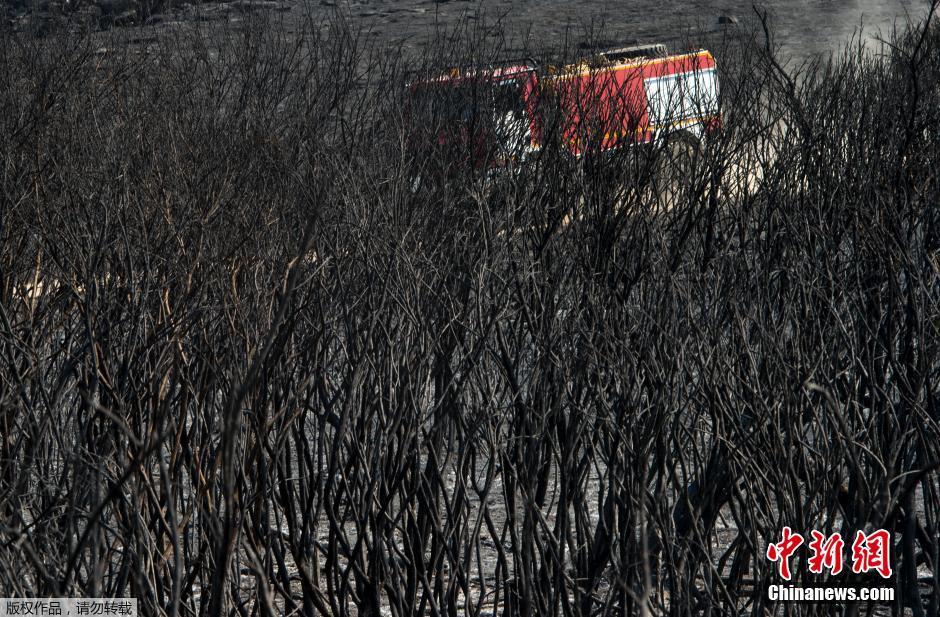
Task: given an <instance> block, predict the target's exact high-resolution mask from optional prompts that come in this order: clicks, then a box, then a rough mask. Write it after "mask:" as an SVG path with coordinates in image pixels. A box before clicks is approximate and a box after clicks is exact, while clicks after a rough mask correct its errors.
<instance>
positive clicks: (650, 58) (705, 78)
mask: <svg viewBox="0 0 940 617" xmlns="http://www.w3.org/2000/svg"><path fill="white" fill-rule="evenodd" d="M408 92H409V95H410V96H409V99H410V100H411V101H412V103H411V104H412V107H415V108H423V109H425V110H426V111H430V112H431V113H430V114H422V115H416V116H415V118H418V122H423V123H425V124H426V127H427V128H431V129H432V133H433V135H434V140H435V141H436V143H437V145H438V146H454V145H459V146H461V147H462V148H458V149H462V151H463V153H464V154H463V159H468V158H472V159H473V164H474V166H475V167H480V166H485V167H493V166H500V165H505V164H507V163H510V162H512V161H520V160H524V159H525V158H527V157H529V156H531V155H532V154H533V153H537V152H538V151H540V150H542V149H543V148H546V147H549V146H551V147H560V148H562V149H563V150H564V151H566V152H568V153H569V154H571V155H573V156H576V157H577V156H581V155H583V154H585V153H587V152H590V151H598V152H605V151H611V150H614V149H617V148H620V147H623V146H624V145H628V144H638V143H648V142H653V141H656V140H658V139H660V138H662V137H664V136H667V135H674V134H677V133H683V134H685V135H688V136H692V137H695V138H698V137H701V136H702V135H704V134H707V133H708V132H710V131H712V130H714V129H716V128H717V127H718V126H719V125H720V113H719V106H718V75H717V67H716V63H715V58H714V57H713V56H712V54H711V53H710V52H708V51H705V50H697V51H691V52H688V53H681V54H672V55H670V54H667V53H666V51H665V48H664V47H663V46H662V45H650V46H644V47H627V48H621V49H615V50H611V51H608V52H604V53H601V54H599V55H598V56H596V57H594V58H592V59H591V60H585V61H581V62H577V63H574V64H569V65H566V66H562V67H558V68H556V67H551V66H549V67H545V68H544V70H543V69H542V68H541V67H539V66H538V65H537V64H536V63H535V62H533V61H523V62H510V63H504V64H502V65H501V66H495V67H489V68H486V69H482V70H481V69H477V70H472V71H459V70H453V71H450V72H448V73H445V74H443V75H439V76H436V77H432V78H430V79H424V80H420V81H415V82H412V83H410V84H409V85H408Z"/></svg>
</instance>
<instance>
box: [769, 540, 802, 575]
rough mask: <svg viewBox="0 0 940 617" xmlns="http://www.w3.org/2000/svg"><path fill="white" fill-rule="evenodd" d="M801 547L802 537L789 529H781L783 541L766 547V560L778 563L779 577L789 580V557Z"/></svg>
mask: <svg viewBox="0 0 940 617" xmlns="http://www.w3.org/2000/svg"><path fill="white" fill-rule="evenodd" d="M802 545H803V536H801V535H800V534H798V533H793V532H792V530H791V529H790V528H789V527H784V528H783V540H781V541H780V542H778V543H777V544H771V545H769V546H768V547H767V559H769V560H771V561H779V562H780V576H782V577H783V579H784V580H787V581H788V580H790V556H791V555H793V553H795V552H796V549H798V548H800V546H802Z"/></svg>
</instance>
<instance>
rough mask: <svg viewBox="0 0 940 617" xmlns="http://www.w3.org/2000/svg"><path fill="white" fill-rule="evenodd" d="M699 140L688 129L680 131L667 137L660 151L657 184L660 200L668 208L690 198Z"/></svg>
mask: <svg viewBox="0 0 940 617" xmlns="http://www.w3.org/2000/svg"><path fill="white" fill-rule="evenodd" d="M699 147H700V144H699V141H698V139H696V138H695V136H694V135H691V134H689V133H688V132H686V131H679V132H677V133H674V134H672V135H670V136H669V137H667V138H666V143H665V144H663V145H662V150H661V151H660V152H659V165H658V169H657V175H658V176H659V178H658V182H657V184H658V185H659V188H660V191H661V193H660V200H661V202H662V203H663V205H664V206H665V209H666V210H671V209H673V208H674V207H676V206H677V205H678V204H680V203H681V202H683V201H685V200H686V199H687V198H688V191H689V186H690V184H691V182H690V179H691V177H692V176H693V175H694V173H695V168H696V167H697V159H698V156H699Z"/></svg>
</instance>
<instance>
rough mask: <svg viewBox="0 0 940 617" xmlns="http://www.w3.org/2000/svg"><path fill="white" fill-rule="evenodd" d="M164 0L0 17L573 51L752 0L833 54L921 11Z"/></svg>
mask: <svg viewBox="0 0 940 617" xmlns="http://www.w3.org/2000/svg"><path fill="white" fill-rule="evenodd" d="M173 4H174V6H173V8H170V9H166V10H164V11H163V12H160V13H157V14H154V15H150V16H147V17H143V16H142V13H141V10H140V8H139V2H138V0H78V1H76V0H69V1H68V2H66V0H44V1H43V2H32V3H30V2H14V3H11V4H8V5H7V6H6V7H2V8H0V16H2V15H3V12H4V11H6V20H5V21H6V23H7V24H8V25H10V26H12V27H13V28H14V29H18V30H23V29H27V28H29V27H30V24H32V26H33V27H34V28H37V29H39V30H48V29H49V28H48V24H49V23H50V22H53V21H56V20H58V19H61V18H62V16H63V15H64V14H66V13H69V14H70V15H72V16H73V17H78V18H80V19H82V20H83V21H84V23H87V24H89V25H90V26H91V27H92V28H93V29H98V30H107V29H112V28H120V29H122V30H134V31H137V33H138V35H140V36H147V35H152V34H154V33H155V32H156V33H159V32H160V31H161V30H164V31H165V30H168V29H173V28H175V27H180V26H182V25H184V24H187V23H196V22H199V23H216V24H224V23H226V22H228V23H238V22H241V21H244V20H245V19H246V18H247V16H248V15H252V14H267V15H273V16H275V17H276V18H277V19H282V20H284V21H285V22H286V24H287V26H288V28H289V29H290V27H291V26H292V24H298V23H299V21H300V20H302V19H304V18H305V17H307V16H309V17H312V18H314V19H315V20H320V19H325V18H328V17H330V15H331V14H333V13H335V12H336V11H340V12H341V13H342V14H343V15H344V16H345V18H346V19H349V20H350V21H351V22H352V23H353V25H355V26H360V27H362V28H363V29H365V30H366V32H367V36H368V37H369V38H371V39H373V40H374V41H376V42H377V43H384V44H389V45H393V46H398V45H401V46H404V47H405V48H411V49H420V48H421V47H422V46H423V44H424V43H425V42H427V41H428V40H430V39H431V38H432V37H433V36H434V32H435V30H437V29H443V30H445V31H446V30H448V29H451V28H454V27H457V26H459V25H461V24H464V25H465V24H472V23H475V22H480V21H483V22H485V23H487V24H490V25H492V24H493V23H496V22H499V23H502V24H505V25H507V26H508V30H509V31H510V32H512V34H513V35H514V36H513V37H512V38H513V39H514V40H512V41H510V42H509V44H508V45H509V48H511V47H512V46H515V45H519V46H526V47H527V48H531V47H536V48H538V47H542V46H545V45H550V46H557V45H561V44H563V43H564V42H565V41H567V42H568V44H569V46H570V47H571V48H574V49H577V48H578V47H584V46H585V45H586V41H587V40H588V39H591V38H593V39H594V40H595V41H597V39H598V33H600V41H601V42H602V43H603V42H605V41H609V42H610V43H611V44H627V43H633V42H643V43H646V42H665V43H667V44H670V43H671V44H672V45H671V46H672V47H674V48H675V47H678V46H680V45H682V44H684V43H685V42H688V41H689V40H692V41H701V40H702V39H703V38H705V37H710V36H713V35H716V34H717V35H722V34H725V33H729V34H731V35H738V34H741V33H747V32H751V31H754V30H756V29H759V26H760V22H759V20H758V18H757V15H756V13H755V9H754V8H753V6H754V5H755V4H757V5H758V6H759V8H760V10H766V11H767V13H768V18H769V19H768V21H769V23H770V25H771V26H772V31H773V33H774V43H775V44H776V45H779V46H780V48H781V49H782V51H783V52H784V54H785V55H786V56H788V57H792V58H795V59H798V60H799V59H805V58H807V57H809V56H811V55H814V54H819V53H822V54H827V53H829V52H838V51H840V50H842V49H844V47H845V45H846V43H848V42H849V41H851V40H853V38H854V37H859V36H860V38H861V40H863V41H865V42H866V44H869V45H871V44H872V43H873V42H874V41H877V39H878V38H879V37H882V38H889V37H890V35H891V32H892V30H893V29H894V28H895V27H902V26H903V25H904V24H905V23H906V22H907V21H908V20H912V19H913V20H917V19H920V18H921V17H922V16H923V15H924V14H925V9H926V0H883V1H879V0H775V1H765V2H757V3H755V2H752V1H751V0H712V1H704V0H692V1H688V2H672V1H671V2H663V1H656V0H640V1H637V2H613V1H610V0H603V1H599V0H573V1H571V2H557V1H554V2H553V1H551V0H523V1H516V2H513V1H510V0H491V1H474V0H443V1H439V0H401V1H392V0H225V1H221V2H193V3H183V4H176V3H173ZM31 6H32V7H33V9H30V7H31ZM69 7H72V8H69ZM75 7H77V8H75ZM592 32H593V33H594V35H593V37H592V36H591V34H590V33H592Z"/></svg>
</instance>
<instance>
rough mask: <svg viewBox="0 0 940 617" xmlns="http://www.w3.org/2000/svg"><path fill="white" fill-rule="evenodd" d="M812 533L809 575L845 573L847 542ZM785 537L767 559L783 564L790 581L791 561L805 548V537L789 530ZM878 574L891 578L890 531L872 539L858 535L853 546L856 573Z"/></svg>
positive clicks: (872, 535)
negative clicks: (843, 570) (799, 550)
mask: <svg viewBox="0 0 940 617" xmlns="http://www.w3.org/2000/svg"><path fill="white" fill-rule="evenodd" d="M811 533H812V537H813V539H812V541H811V542H810V543H809V548H810V551H812V554H811V555H810V558H809V560H808V564H809V571H810V572H812V573H813V574H822V572H823V570H824V569H825V570H828V571H829V572H830V573H832V574H839V573H840V572H842V560H843V555H844V552H845V542H844V541H843V540H842V535H841V534H839V533H834V534H832V535H831V536H826V535H825V534H823V533H821V532H819V531H816V530H815V529H814V530H813V531H812V532H811ZM782 534H783V537H782V539H781V540H780V542H777V543H775V544H769V545H767V559H769V560H770V561H775V562H778V563H779V566H778V567H779V571H780V577H781V578H783V579H784V580H787V581H788V580H790V578H791V577H792V572H791V571H790V558H791V557H792V556H793V555H794V554H795V553H796V551H797V549H799V548H800V547H801V546H803V543H804V540H803V536H801V535H800V534H798V533H793V530H792V529H790V528H789V527H784V528H783V532H782ZM872 571H874V572H877V573H878V574H880V575H881V576H882V577H883V578H890V577H891V534H889V533H888V531H887V530H886V529H878V530H877V531H874V532H872V533H870V534H868V535H866V534H865V533H864V532H862V531H858V532H856V534H855V541H854V542H853V543H852V572H854V573H856V574H863V573H866V572H872Z"/></svg>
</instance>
